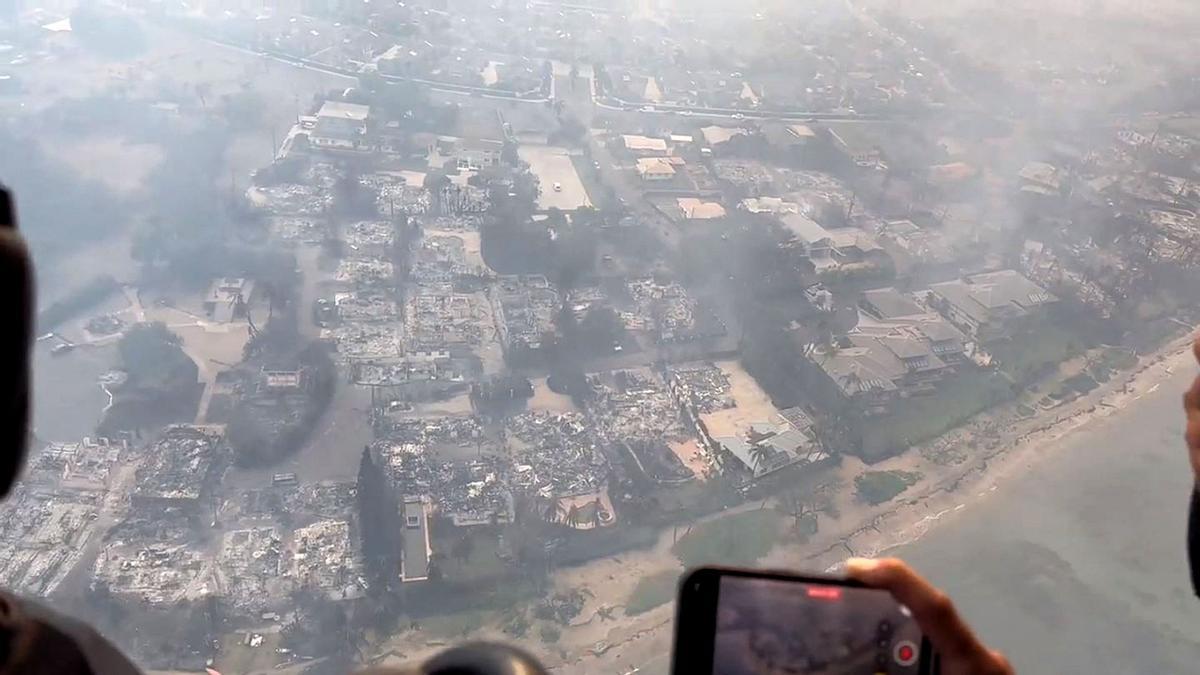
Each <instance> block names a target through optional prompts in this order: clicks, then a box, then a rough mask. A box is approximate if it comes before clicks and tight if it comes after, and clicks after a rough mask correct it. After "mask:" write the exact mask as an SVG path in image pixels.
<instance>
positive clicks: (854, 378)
mask: <svg viewBox="0 0 1200 675" xmlns="http://www.w3.org/2000/svg"><path fill="white" fill-rule="evenodd" d="M842 382H845V383H846V390H847V392H848V393H850V394H851V395H854V394H861V393H862V392H863V388H862V384H863V379H862V376H861V375H859V374H858V371H857V370H852V371H850V372H848V373H846V376H845V377H843V378H842Z"/></svg>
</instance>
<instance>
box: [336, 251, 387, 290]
mask: <svg viewBox="0 0 1200 675" xmlns="http://www.w3.org/2000/svg"><path fill="white" fill-rule="evenodd" d="M334 278H335V279H336V280H337V281H338V282H339V283H342V284H346V285H349V286H351V287H353V288H358V289H363V288H379V289H383V288H387V287H390V286H391V285H392V284H393V283H394V282H395V272H394V270H393V268H392V263H391V262H390V261H388V260H384V259H382V258H343V259H342V260H341V261H340V262H339V263H338V269H337V274H336V276H335V277H334Z"/></svg>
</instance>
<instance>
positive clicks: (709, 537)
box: [671, 510, 780, 567]
mask: <svg viewBox="0 0 1200 675" xmlns="http://www.w3.org/2000/svg"><path fill="white" fill-rule="evenodd" d="M779 525H780V517H779V514H777V513H776V512H774V511H771V510H758V511H746V512H745V513H738V514H734V515H732V516H725V517H724V518H718V519H716V520H710V521H708V522H705V523H701V524H699V525H697V526H695V527H694V528H692V530H691V532H689V533H687V534H686V535H685V536H684V537H683V538H681V539H680V540H679V541H678V542H676V544H675V546H673V547H672V548H671V551H672V552H673V553H674V554H675V555H676V557H678V558H679V561H680V562H682V563H683V565H684V567H696V566H698V565H711V564H721V565H753V564H754V563H755V562H757V561H758V559H759V558H761V557H763V556H764V555H766V554H767V552H768V551H770V550H771V548H772V547H773V546H774V545H775V541H776V540H777V539H778V538H779V537H778V535H779Z"/></svg>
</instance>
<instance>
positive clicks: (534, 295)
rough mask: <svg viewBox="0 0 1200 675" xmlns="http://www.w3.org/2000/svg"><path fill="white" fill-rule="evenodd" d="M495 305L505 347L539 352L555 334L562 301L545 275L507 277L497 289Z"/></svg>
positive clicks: (497, 323) (494, 298) (500, 279)
mask: <svg viewBox="0 0 1200 675" xmlns="http://www.w3.org/2000/svg"><path fill="white" fill-rule="evenodd" d="M492 304H493V307H494V311H495V314H496V328H497V329H498V330H499V331H500V341H501V342H502V343H503V344H504V346H505V348H509V349H511V348H513V347H515V346H522V347H526V348H529V349H538V348H539V347H540V346H541V343H542V340H543V339H544V338H545V336H546V335H549V334H552V333H553V332H554V318H555V316H556V315H557V314H558V310H559V308H560V307H561V300H560V299H559V295H558V291H556V290H555V289H554V287H553V286H552V285H551V284H550V282H549V281H547V280H546V277H544V276H541V275H527V276H504V277H500V278H499V279H498V283H497V284H496V285H495V286H494V287H493V299H492Z"/></svg>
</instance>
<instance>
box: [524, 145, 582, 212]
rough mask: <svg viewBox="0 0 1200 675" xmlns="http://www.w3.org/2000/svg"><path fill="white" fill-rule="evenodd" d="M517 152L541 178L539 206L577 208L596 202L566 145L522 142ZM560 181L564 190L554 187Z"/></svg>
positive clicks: (545, 207) (564, 208)
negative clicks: (523, 143)
mask: <svg viewBox="0 0 1200 675" xmlns="http://www.w3.org/2000/svg"><path fill="white" fill-rule="evenodd" d="M517 152H518V154H519V155H520V156H521V159H522V160H524V161H526V162H528V163H529V168H530V170H531V171H533V174H534V175H535V176H537V177H538V181H540V182H541V186H542V194H541V195H540V196H539V197H538V202H537V205H538V209H539V210H542V211H545V210H548V209H552V208H557V209H562V210H563V211H574V210H575V209H578V208H580V207H582V206H591V205H592V200H591V199H590V198H589V197H588V193H587V190H586V189H585V188H584V187H583V181H581V180H580V179H579V174H578V173H576V171H575V165H574V164H573V163H572V162H571V156H570V155H569V154H567V150H566V148H558V147H554V146H547V145H522V146H521V147H520V148H519V149H518V151H517ZM556 184H557V185H559V186H560V187H561V189H560V190H555V189H554V186H555V185H556Z"/></svg>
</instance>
